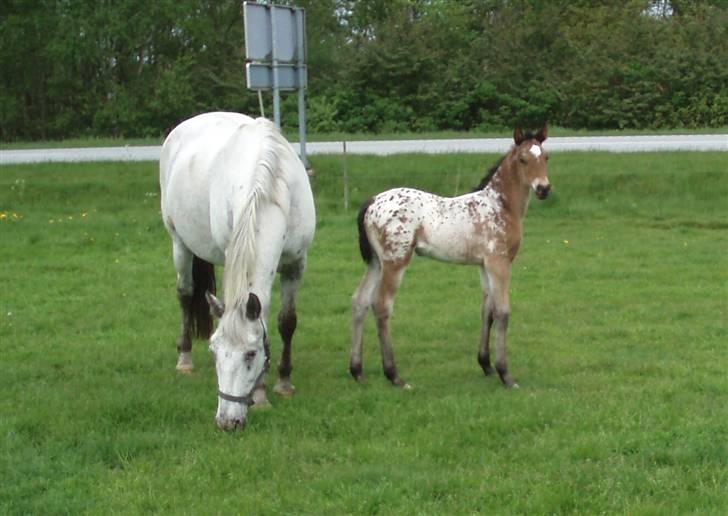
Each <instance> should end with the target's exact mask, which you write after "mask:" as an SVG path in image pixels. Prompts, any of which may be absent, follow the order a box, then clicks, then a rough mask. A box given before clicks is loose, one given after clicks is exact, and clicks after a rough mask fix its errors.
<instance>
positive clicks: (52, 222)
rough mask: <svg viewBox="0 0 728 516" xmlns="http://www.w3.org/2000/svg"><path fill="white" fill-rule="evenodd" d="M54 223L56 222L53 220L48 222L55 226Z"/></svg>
mask: <svg viewBox="0 0 728 516" xmlns="http://www.w3.org/2000/svg"><path fill="white" fill-rule="evenodd" d="M55 223H56V221H55V220H53V219H51V220H49V221H48V224H55Z"/></svg>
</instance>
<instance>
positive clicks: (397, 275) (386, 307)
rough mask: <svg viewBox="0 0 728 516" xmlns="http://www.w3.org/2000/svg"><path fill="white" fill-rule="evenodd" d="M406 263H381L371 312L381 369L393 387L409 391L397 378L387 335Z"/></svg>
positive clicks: (390, 340)
mask: <svg viewBox="0 0 728 516" xmlns="http://www.w3.org/2000/svg"><path fill="white" fill-rule="evenodd" d="M405 267H406V263H404V264H402V263H396V264H395V263H392V262H384V263H382V275H381V280H380V281H379V287H378V288H377V291H376V293H375V294H374V302H373V303H372V310H373V312H374V317H375V318H376V321H377V334H378V336H379V345H380V348H381V352H382V367H383V368H384V376H386V377H387V378H388V379H389V381H390V382H392V384H393V385H398V386H400V387H404V388H405V389H409V388H410V385H409V384H408V383H406V382H405V381H404V380H402V378H400V377H399V373H398V372H397V365H396V364H395V362H394V351H393V349H392V338H391V335H390V333H389V320H390V317H391V315H392V309H393V308H394V295H395V294H396V293H397V289H398V288H399V284H400V282H401V281H402V275H403V274H404V269H405Z"/></svg>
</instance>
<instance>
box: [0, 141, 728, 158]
mask: <svg viewBox="0 0 728 516" xmlns="http://www.w3.org/2000/svg"><path fill="white" fill-rule="evenodd" d="M512 141H513V140H511V139H510V138H476V139H462V140H400V141H391V140H387V141H383V140H370V141H355V142H347V143H346V150H347V152H348V153H350V154H376V155H380V156H387V155H390V154H406V153H425V154H439V153H445V152H466V153H502V152H505V151H506V150H508V149H509V148H510V146H511V143H512ZM294 147H295V148H296V149H298V144H294ZM545 147H546V149H548V150H549V151H557V152H558V151H594V150H598V151H608V152H646V151H724V152H726V151H728V134H706V135H669V136H589V137H554V138H549V139H548V140H547V142H546V144H545ZM306 150H307V152H308V154H309V155H311V156H313V155H316V154H341V153H342V151H343V142H309V143H308V144H307V145H306ZM159 151H160V147H159V146H147V147H95V148H78V149H38V150H0V165H3V164H12V163H40V162H49V161H56V162H57V161H65V162H79V161H157V160H158V159H159Z"/></svg>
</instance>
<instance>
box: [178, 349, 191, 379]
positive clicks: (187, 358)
mask: <svg viewBox="0 0 728 516" xmlns="http://www.w3.org/2000/svg"><path fill="white" fill-rule="evenodd" d="M175 369H177V371H178V372H180V373H182V374H190V373H192V369H194V367H193V365H192V353H189V352H187V351H182V352H180V353H179V356H178V357H177V366H176V367H175Z"/></svg>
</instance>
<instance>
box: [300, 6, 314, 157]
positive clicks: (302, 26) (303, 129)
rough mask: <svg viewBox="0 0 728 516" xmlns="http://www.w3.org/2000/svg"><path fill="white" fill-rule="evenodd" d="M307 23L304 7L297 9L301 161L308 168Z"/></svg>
mask: <svg viewBox="0 0 728 516" xmlns="http://www.w3.org/2000/svg"><path fill="white" fill-rule="evenodd" d="M305 27H306V24H305V23H304V18H303V9H296V33H297V35H298V56H297V58H298V59H297V61H298V62H297V63H296V68H297V72H298V141H299V146H300V149H301V161H303V166H304V167H306V170H308V169H310V168H311V167H310V165H309V163H308V158H307V157H306V105H305V102H304V95H303V88H304V84H305V82H306V68H305V66H304V48H303V47H304V45H305V42H306V38H305V36H304V33H303V31H304V30H305Z"/></svg>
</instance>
